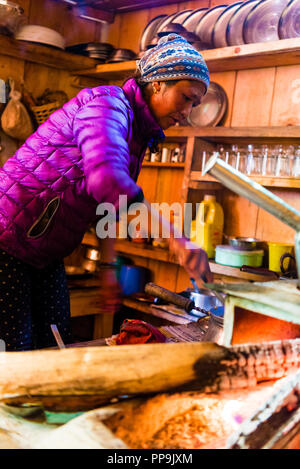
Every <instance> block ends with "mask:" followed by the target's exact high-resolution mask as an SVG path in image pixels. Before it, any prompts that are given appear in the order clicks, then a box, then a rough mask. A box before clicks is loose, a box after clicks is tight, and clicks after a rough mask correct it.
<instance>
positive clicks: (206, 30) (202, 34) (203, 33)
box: [195, 5, 228, 46]
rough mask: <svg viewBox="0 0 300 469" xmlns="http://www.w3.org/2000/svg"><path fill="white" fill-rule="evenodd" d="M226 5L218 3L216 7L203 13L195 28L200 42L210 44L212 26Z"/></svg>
mask: <svg viewBox="0 0 300 469" xmlns="http://www.w3.org/2000/svg"><path fill="white" fill-rule="evenodd" d="M227 6H228V5H219V6H217V7H214V8H210V9H209V10H208V11H207V12H206V13H205V15H203V16H202V18H201V20H200V21H199V23H198V24H197V26H196V29H195V34H197V36H199V38H200V41H201V42H204V43H206V44H208V45H210V46H212V31H213V27H214V25H215V22H216V21H217V19H218V18H219V16H220V14H221V13H222V12H223V11H224V10H225V8H227Z"/></svg>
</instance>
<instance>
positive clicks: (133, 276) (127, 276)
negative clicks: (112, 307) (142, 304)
mask: <svg viewBox="0 0 300 469" xmlns="http://www.w3.org/2000/svg"><path fill="white" fill-rule="evenodd" d="M119 275H120V285H121V288H122V293H123V295H131V294H132V293H141V292H144V289H145V285H146V284H147V282H149V280H150V277H151V272H150V270H149V269H147V268H146V267H141V266H137V265H124V264H123V265H122V266H121V268H120V274H119Z"/></svg>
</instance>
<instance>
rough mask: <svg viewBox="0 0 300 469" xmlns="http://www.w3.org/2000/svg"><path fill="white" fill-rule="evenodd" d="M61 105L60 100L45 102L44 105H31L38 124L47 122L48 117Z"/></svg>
mask: <svg viewBox="0 0 300 469" xmlns="http://www.w3.org/2000/svg"><path fill="white" fill-rule="evenodd" d="M60 107H61V105H60V103H59V102H58V101H54V102H53V103H48V104H43V105H42V106H31V110H32V112H33V114H34V117H35V120H36V122H37V123H38V125H40V124H42V123H43V122H45V121H46V120H47V119H48V117H49V116H50V115H51V114H52V113H53V112H54V111H57V109H59V108H60Z"/></svg>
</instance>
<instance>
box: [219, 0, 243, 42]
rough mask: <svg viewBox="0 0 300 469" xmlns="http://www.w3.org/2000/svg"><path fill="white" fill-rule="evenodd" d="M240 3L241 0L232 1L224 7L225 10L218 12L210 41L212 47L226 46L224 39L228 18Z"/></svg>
mask: <svg viewBox="0 0 300 469" xmlns="http://www.w3.org/2000/svg"><path fill="white" fill-rule="evenodd" d="M241 4H242V2H237V3H233V4H232V5H229V6H228V7H227V8H225V10H224V11H223V12H222V13H221V14H220V16H219V18H218V19H217V21H216V23H215V25H214V28H213V31H212V43H213V46H214V47H216V48H218V47H227V46H228V44H227V39H226V30H227V25H228V22H229V20H230V18H231V17H232V15H233V14H234V13H235V12H236V10H237V9H238V8H239V7H240V5H241Z"/></svg>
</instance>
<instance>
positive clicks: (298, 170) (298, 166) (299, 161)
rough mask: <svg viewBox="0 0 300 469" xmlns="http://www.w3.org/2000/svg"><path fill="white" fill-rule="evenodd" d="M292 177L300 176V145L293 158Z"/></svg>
mask: <svg viewBox="0 0 300 469" xmlns="http://www.w3.org/2000/svg"><path fill="white" fill-rule="evenodd" d="M292 176H293V177H299V176H300V145H299V146H298V147H297V148H296V149H295V154H294V157H293V166H292Z"/></svg>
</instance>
